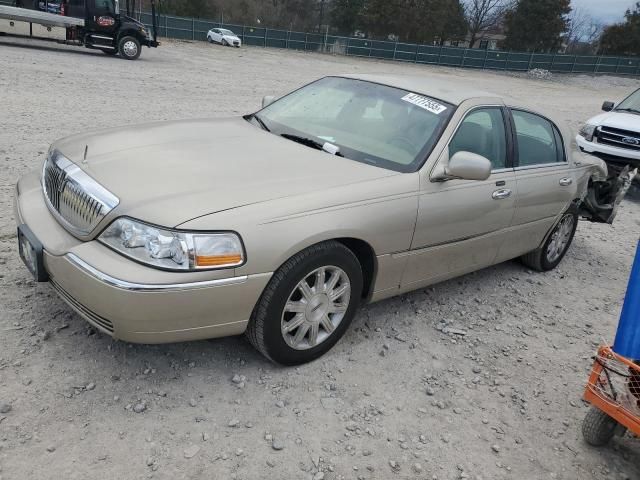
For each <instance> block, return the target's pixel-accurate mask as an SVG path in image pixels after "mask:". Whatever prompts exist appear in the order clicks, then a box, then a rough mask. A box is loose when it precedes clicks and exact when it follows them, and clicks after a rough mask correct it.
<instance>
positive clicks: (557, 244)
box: [547, 215, 575, 263]
mask: <svg viewBox="0 0 640 480" xmlns="http://www.w3.org/2000/svg"><path fill="white" fill-rule="evenodd" d="M574 222H575V220H574V217H573V215H565V216H564V218H563V219H562V220H560V223H559V224H558V226H557V227H556V228H555V230H554V231H553V233H552V234H551V241H550V242H549V245H548V246H547V261H548V262H549V263H553V262H555V261H556V260H557V259H558V258H559V257H560V255H562V254H563V253H564V251H565V249H566V248H567V245H568V244H569V240H570V239H571V232H573V223H574Z"/></svg>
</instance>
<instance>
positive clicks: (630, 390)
mask: <svg viewBox="0 0 640 480" xmlns="http://www.w3.org/2000/svg"><path fill="white" fill-rule="evenodd" d="M584 399H585V400H586V401H587V402H589V403H590V404H591V409H590V410H589V413H587V416H586V417H585V419H584V423H583V424H582V434H583V436H584V439H585V440H586V441H587V443H589V444H591V445H594V446H602V445H605V444H606V443H608V442H609V440H611V438H612V437H613V436H614V435H615V434H616V433H624V431H625V430H629V431H630V432H632V433H633V434H635V435H636V436H640V365H639V364H637V363H634V362H632V361H631V360H629V359H627V358H625V357H623V356H621V355H618V354H617V353H615V352H614V351H613V350H612V349H611V348H610V347H607V346H602V347H600V348H599V349H598V354H597V356H596V357H595V362H594V363H593V368H592V369H591V375H590V376H589V383H588V384H587V387H586V389H585V392H584Z"/></svg>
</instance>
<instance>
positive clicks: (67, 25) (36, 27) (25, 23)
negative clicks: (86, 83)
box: [0, 0, 160, 60]
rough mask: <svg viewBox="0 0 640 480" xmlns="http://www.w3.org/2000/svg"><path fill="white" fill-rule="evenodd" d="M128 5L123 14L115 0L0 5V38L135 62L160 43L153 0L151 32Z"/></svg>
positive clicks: (27, 1) (24, 0)
mask: <svg viewBox="0 0 640 480" xmlns="http://www.w3.org/2000/svg"><path fill="white" fill-rule="evenodd" d="M131 2H132V3H131V4H130V2H129V0H127V4H126V14H123V13H121V12H120V5H119V2H118V0H51V1H48V0H15V3H14V5H11V6H8V5H0V35H3V34H4V35H12V36H18V37H32V38H39V39H43V40H53V41H57V42H60V43H66V44H70V45H84V46H85V47H87V48H93V49H97V50H102V51H103V52H104V53H106V54H107V55H120V56H121V57H122V58H125V59H127V60H135V59H137V58H138V57H139V56H140V53H141V52H142V47H143V46H147V47H157V46H158V45H159V44H160V43H159V42H158V37H157V26H158V19H157V13H156V6H155V0H151V13H152V28H151V30H150V29H148V28H147V27H146V26H145V25H144V24H142V23H141V22H139V21H138V20H136V19H135V18H133V16H132V11H134V10H135V4H133V0H131ZM132 6H133V7H132Z"/></svg>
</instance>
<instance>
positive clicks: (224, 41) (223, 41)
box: [220, 39, 228, 47]
mask: <svg viewBox="0 0 640 480" xmlns="http://www.w3.org/2000/svg"><path fill="white" fill-rule="evenodd" d="M220 45H222V46H223V47H226V46H227V45H228V43H227V41H226V40H225V39H222V41H221V42H220Z"/></svg>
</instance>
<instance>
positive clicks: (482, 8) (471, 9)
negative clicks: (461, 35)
mask: <svg viewBox="0 0 640 480" xmlns="http://www.w3.org/2000/svg"><path fill="white" fill-rule="evenodd" d="M511 3H512V2H511V0H469V1H468V2H467V4H466V5H465V9H464V15H465V18H466V19H467V24H468V25H469V36H470V40H469V46H470V47H471V48H473V46H474V45H475V43H476V41H477V40H481V39H482V36H483V33H484V32H486V31H487V30H489V29H491V28H494V27H496V26H497V25H498V24H499V23H500V21H501V20H502V18H503V17H504V14H505V12H506V11H507V10H508V8H509V6H510V5H511Z"/></svg>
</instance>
